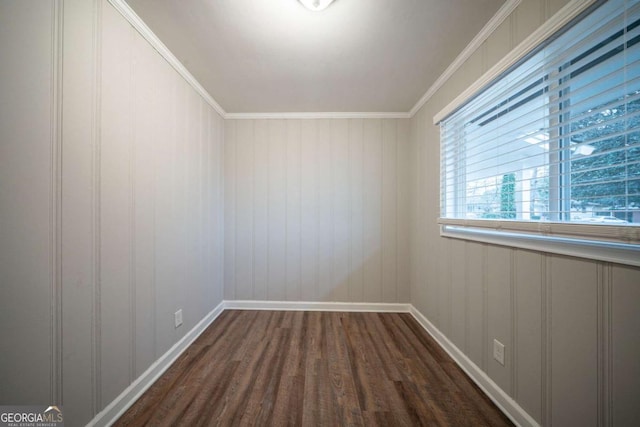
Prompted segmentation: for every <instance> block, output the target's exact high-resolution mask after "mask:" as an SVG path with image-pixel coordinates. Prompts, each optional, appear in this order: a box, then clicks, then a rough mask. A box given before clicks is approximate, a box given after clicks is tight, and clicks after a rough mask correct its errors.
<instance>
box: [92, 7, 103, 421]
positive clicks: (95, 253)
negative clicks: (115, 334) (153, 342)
mask: <svg viewBox="0 0 640 427" xmlns="http://www.w3.org/2000/svg"><path fill="white" fill-rule="evenodd" d="M94 5H95V6H94V16H93V24H94V25H93V54H94V58H93V63H94V69H93V73H94V85H93V93H92V95H93V99H92V104H93V109H92V117H91V120H92V123H91V139H92V147H93V151H92V154H93V159H92V185H93V192H92V200H91V205H92V222H93V223H92V236H91V237H92V244H93V245H92V266H93V271H92V274H93V277H92V279H93V280H92V281H93V300H92V305H93V306H92V322H93V324H92V328H91V332H92V333H91V339H92V345H91V349H92V370H91V375H92V378H91V382H92V387H93V399H92V414H93V415H95V414H97V413H98V412H99V411H100V409H102V370H101V365H102V354H101V353H102V313H101V309H102V307H101V305H102V302H101V297H102V295H101V286H102V281H101V280H102V269H101V244H102V242H101V230H100V228H101V185H102V184H101V141H102V138H101V137H102V135H101V133H100V129H101V127H100V124H101V120H102V71H101V70H102V2H101V1H100V0H94Z"/></svg>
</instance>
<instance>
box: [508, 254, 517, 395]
mask: <svg viewBox="0 0 640 427" xmlns="http://www.w3.org/2000/svg"><path fill="white" fill-rule="evenodd" d="M518 253H519V251H518V249H513V250H511V251H509V255H510V261H511V275H510V277H509V282H510V283H509V286H510V288H511V301H510V302H511V304H510V305H509V317H510V318H511V319H512V323H511V348H512V350H511V355H512V357H511V396H512V397H513V399H514V400H516V401H517V400H518V376H517V372H518V310H516V304H517V303H518V294H517V293H518V286H517V285H516V280H517V277H518V276H517V273H518V271H517V269H518V262H517V259H518V258H517V257H518Z"/></svg>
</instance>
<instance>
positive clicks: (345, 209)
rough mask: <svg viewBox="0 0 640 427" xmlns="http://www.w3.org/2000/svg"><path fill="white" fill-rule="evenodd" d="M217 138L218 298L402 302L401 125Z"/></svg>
mask: <svg viewBox="0 0 640 427" xmlns="http://www.w3.org/2000/svg"><path fill="white" fill-rule="evenodd" d="M225 129H226V130H225V155H226V158H225V222H226V224H225V298H226V299H231V300H282V301H340V302H408V301H409V279H408V274H409V269H408V265H409V253H408V251H409V245H408V241H409V239H408V231H409V229H408V218H409V211H408V207H409V199H408V178H409V175H408V162H409V157H408V156H409V150H408V149H409V121H408V120H406V119H385V120H379V119H326V120H322V119H309V120H227V121H226V122H225Z"/></svg>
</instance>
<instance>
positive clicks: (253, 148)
mask: <svg viewBox="0 0 640 427" xmlns="http://www.w3.org/2000/svg"><path fill="white" fill-rule="evenodd" d="M250 123H251V141H250V144H249V146H250V147H251V170H252V171H253V176H252V178H253V179H252V180H251V299H255V298H256V121H255V120H251V121H250Z"/></svg>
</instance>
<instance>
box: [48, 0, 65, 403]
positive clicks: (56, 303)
mask: <svg viewBox="0 0 640 427" xmlns="http://www.w3.org/2000/svg"><path fill="white" fill-rule="evenodd" d="M51 17H52V22H51V44H52V46H51V76H50V78H51V81H50V84H51V106H50V108H51V109H50V138H51V140H50V150H51V151H50V156H51V157H50V173H51V178H50V188H49V192H50V193H49V269H50V283H49V286H50V290H49V292H50V295H49V310H50V338H49V340H50V354H51V358H50V372H49V375H50V378H49V381H50V383H49V386H50V390H49V396H50V397H49V399H50V401H51V402H53V403H54V404H62V149H63V147H62V83H63V81H62V78H63V62H62V59H61V58H62V54H63V48H64V46H63V42H64V40H63V38H64V33H63V31H64V25H63V24H64V23H63V20H64V2H63V0H56V1H54V2H52V3H51Z"/></svg>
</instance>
